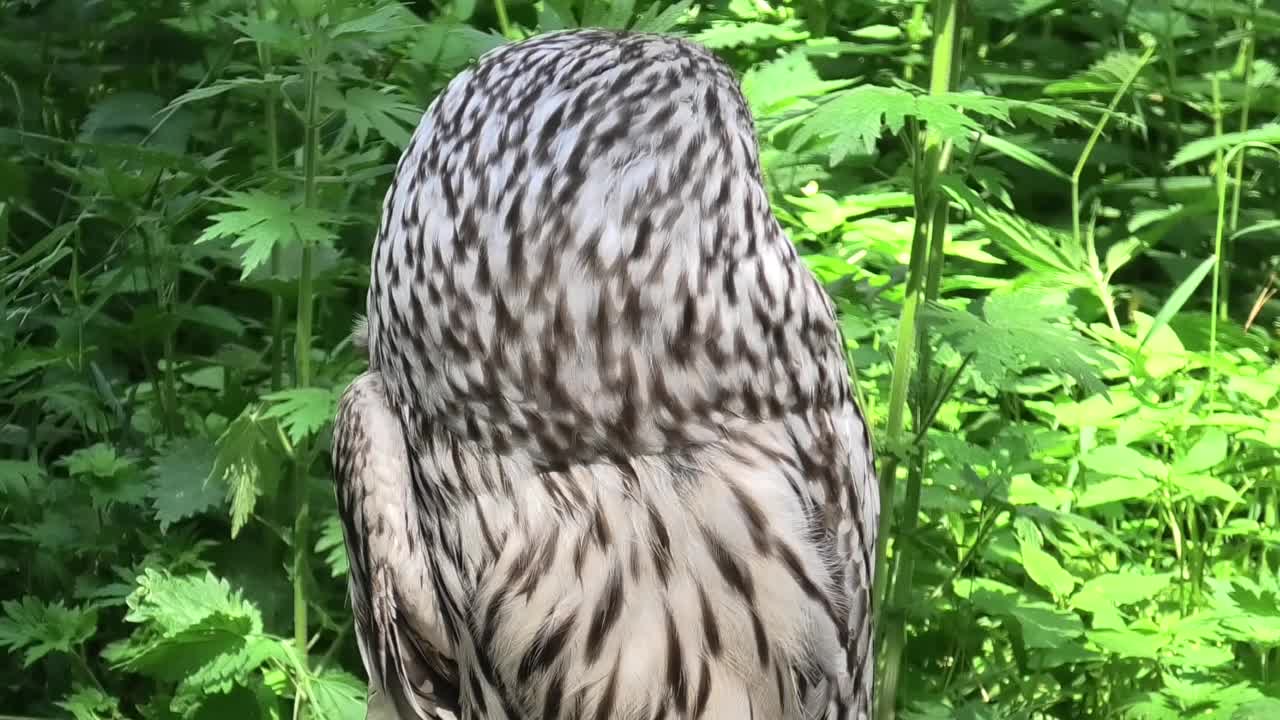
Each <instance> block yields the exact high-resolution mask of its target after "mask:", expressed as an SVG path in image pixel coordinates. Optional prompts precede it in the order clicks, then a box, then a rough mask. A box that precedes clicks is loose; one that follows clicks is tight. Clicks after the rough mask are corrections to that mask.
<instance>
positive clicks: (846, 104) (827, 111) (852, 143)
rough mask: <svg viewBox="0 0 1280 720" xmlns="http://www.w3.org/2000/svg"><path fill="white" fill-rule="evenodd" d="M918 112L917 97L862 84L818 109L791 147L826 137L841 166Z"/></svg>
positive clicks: (834, 159) (832, 157)
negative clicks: (842, 162)
mask: <svg viewBox="0 0 1280 720" xmlns="http://www.w3.org/2000/svg"><path fill="white" fill-rule="evenodd" d="M916 114H917V106H916V98H915V97H914V96H913V95H912V94H911V93H909V92H907V91H905V90H899V89H898V88H888V87H879V86H876V85H863V86H861V87H856V88H854V89H852V90H850V91H848V92H844V93H841V94H839V95H838V96H836V97H835V99H833V100H831V101H829V102H826V103H824V104H823V105H822V106H821V107H820V108H818V110H816V111H815V112H814V113H813V114H812V115H811V116H810V117H809V118H807V119H806V120H805V122H804V124H803V125H802V126H801V127H800V129H799V130H798V131H797V132H796V134H795V137H794V139H793V140H792V147H798V146H801V145H804V144H805V143H807V142H809V141H810V140H814V139H818V138H822V139H826V140H828V141H829V146H828V150H827V152H828V154H829V156H830V161H831V164H832V165H838V164H839V163H840V162H841V161H842V160H844V159H845V158H846V157H848V156H849V155H870V154H872V153H874V151H875V146H876V141H878V140H879V139H880V135H881V134H882V133H883V132H884V130H885V129H888V130H889V132H892V133H896V132H898V131H899V130H901V129H902V126H903V124H904V123H905V122H906V118H907V117H908V116H913V115H916ZM961 117H962V118H963V116H961ZM970 122H972V121H970ZM975 128H976V125H975Z"/></svg>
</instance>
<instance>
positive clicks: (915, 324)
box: [875, 0, 960, 720]
mask: <svg viewBox="0 0 1280 720" xmlns="http://www.w3.org/2000/svg"><path fill="white" fill-rule="evenodd" d="M934 10H935V15H934V45H933V57H932V61H931V64H930V78H929V92H930V93H931V94H934V95H937V94H942V93H946V92H949V91H950V90H951V86H952V82H953V77H954V74H955V60H956V58H957V57H958V56H957V48H958V46H959V30H960V28H959V17H960V2H959V0H940V1H939V2H938V3H937V4H936V5H935V7H934ZM949 159H950V152H949V150H948V145H947V143H945V142H943V140H942V139H941V137H940V136H939V134H938V133H937V132H936V131H935V130H933V129H927V130H926V139H925V144H924V153H923V158H922V160H921V161H920V162H918V163H917V171H916V224H915V229H914V233H913V236H912V241H911V260H910V266H909V268H908V271H907V287H906V295H905V297H904V298H903V307H902V317H901V318H900V320H899V326H898V341H897V347H896V348H895V350H894V362H893V381H892V385H891V387H890V394H889V418H888V428H887V434H886V436H887V438H888V449H889V455H888V457H887V459H886V461H885V463H884V464H883V467H882V469H881V475H880V478H881V482H880V492H881V501H880V507H881V510H880V528H879V536H878V539H877V543H876V588H875V597H876V599H877V600H878V601H879V602H880V604H881V624H882V626H883V630H882V631H881V642H880V643H879V645H880V647H881V654H880V657H881V662H880V663H879V665H880V683H879V690H878V692H877V698H878V702H877V704H876V708H875V716H876V718H878V720H892V718H893V717H894V714H895V709H896V699H897V694H898V683H899V681H900V679H901V671H902V657H903V654H904V652H905V649H906V615H905V613H906V605H907V602H908V601H909V600H910V592H911V574H912V570H913V567H912V565H913V560H912V553H911V552H910V550H909V549H907V545H908V544H909V542H910V539H909V538H910V534H911V533H913V532H914V529H915V524H916V522H917V516H918V515H919V508H920V492H921V485H922V482H923V469H924V468H923V463H924V456H923V449H922V448H913V449H912V450H911V451H910V452H911V454H912V456H913V462H912V464H911V468H910V471H909V472H908V476H907V492H906V497H905V498H904V504H903V508H902V515H901V518H900V520H899V533H898V535H897V540H896V541H895V542H894V552H895V555H897V556H898V566H897V568H896V572H895V573H894V576H893V577H892V578H890V577H889V575H888V567H887V565H888V561H887V557H888V538H889V533H890V530H891V529H892V527H893V522H892V518H893V512H892V508H893V500H894V490H895V484H896V476H897V469H898V463H899V461H900V460H899V458H900V457H901V454H903V453H906V452H908V450H907V448H905V447H903V444H904V442H903V439H904V429H905V424H906V408H907V399H908V398H907V392H908V387H907V386H908V381H909V379H910V378H911V377H913V376H915V377H917V378H921V377H924V376H926V375H927V373H928V368H927V367H924V364H923V362H922V363H920V364H919V366H918V367H919V369H918V371H914V372H913V366H915V363H914V360H915V355H916V346H917V344H920V343H921V342H922V340H923V334H924V332H925V323H924V320H923V317H922V315H921V314H920V308H921V305H922V304H923V303H925V302H927V301H928V300H929V299H930V292H932V293H933V294H934V296H936V293H937V288H938V282H937V280H936V279H933V278H934V277H935V276H937V277H940V276H941V263H942V260H941V258H942V240H943V238H944V237H945V233H946V215H947V211H946V203H945V202H944V201H942V199H941V193H940V192H939V191H938V181H939V178H940V177H941V176H942V174H943V173H944V172H945V171H946V168H947V163H948V161H949ZM931 279H933V281H932V282H931ZM921 417H922V416H921V413H920V412H919V410H917V413H916V422H921V421H922V419H921ZM918 430H923V428H918ZM918 434H919V433H918ZM890 596H892V597H891V598H890ZM890 600H892V601H891V602H890Z"/></svg>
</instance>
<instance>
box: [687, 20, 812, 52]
mask: <svg viewBox="0 0 1280 720" xmlns="http://www.w3.org/2000/svg"><path fill="white" fill-rule="evenodd" d="M803 27H804V25H803V24H802V23H801V22H800V21H798V20H788V21H786V22H783V23H780V24H776V25H775V24H772V23H764V22H754V21H752V22H729V21H723V20H713V21H711V24H710V27H708V28H707V29H706V30H702V31H701V32H699V33H697V34H696V35H694V36H693V40H694V41H695V42H698V43H699V44H702V45H705V46H707V47H709V48H711V49H712V50H728V49H730V48H739V47H756V46H760V45H782V44H787V43H794V42H798V41H800V40H803V39H805V38H806V37H808V33H806V32H804V31H803V29H802V28H803Z"/></svg>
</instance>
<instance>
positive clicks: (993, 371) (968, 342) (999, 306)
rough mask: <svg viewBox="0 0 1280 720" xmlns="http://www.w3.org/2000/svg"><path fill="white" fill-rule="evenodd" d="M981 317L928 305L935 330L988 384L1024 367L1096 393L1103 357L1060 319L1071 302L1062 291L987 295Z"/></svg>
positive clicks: (1098, 387) (1003, 379) (1099, 386)
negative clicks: (1063, 378)
mask: <svg viewBox="0 0 1280 720" xmlns="http://www.w3.org/2000/svg"><path fill="white" fill-rule="evenodd" d="M981 312H982V317H978V316H977V315H973V314H971V313H968V312H965V311H962V310H952V309H947V308H943V307H942V306H940V305H932V306H930V307H929V309H928V313H929V315H930V316H932V317H934V318H936V319H937V321H938V326H937V331H938V333H939V334H941V335H942V336H943V337H945V338H946V339H947V340H948V341H949V342H950V343H951V344H952V345H953V346H954V347H955V349H956V351H957V352H959V353H961V354H962V355H971V356H972V363H971V364H972V367H973V369H974V371H975V372H976V373H977V374H978V375H979V376H980V377H981V378H983V379H984V380H985V381H986V382H988V383H991V384H992V385H999V384H1001V383H1004V382H1005V381H1006V379H1007V378H1008V377H1010V376H1011V375H1013V374H1015V373H1018V372H1021V371H1023V370H1026V369H1029V368H1044V369H1047V370H1050V371H1052V372H1054V373H1057V374H1060V375H1063V376H1066V377H1070V378H1072V379H1073V380H1075V381H1076V382H1078V383H1080V385H1081V386H1082V387H1084V388H1085V389H1086V390H1088V391H1089V392H1101V391H1103V390H1104V387H1103V385H1102V383H1101V381H1099V380H1098V376H1097V373H1098V371H1097V370H1096V369H1095V368H1100V367H1106V366H1107V365H1108V361H1107V360H1106V359H1105V357H1104V356H1103V355H1102V354H1101V352H1100V351H1099V349H1098V348H1097V347H1096V346H1095V345H1093V344H1092V343H1090V342H1089V341H1088V340H1086V339H1085V338H1084V337H1082V336H1081V335H1079V334H1078V333H1076V332H1075V331H1074V330H1073V329H1072V328H1070V327H1069V326H1068V325H1066V323H1065V322H1064V320H1065V319H1066V318H1068V317H1069V316H1070V312H1071V306H1070V305H1069V304H1067V301H1066V294H1065V293H1063V292H1034V291H1030V290H1023V291H1017V292H1012V293H1004V294H995V295H990V296H988V297H987V298H986V300H985V301H984V302H983V303H982V311H981Z"/></svg>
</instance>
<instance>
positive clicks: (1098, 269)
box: [1071, 44, 1158, 332]
mask: <svg viewBox="0 0 1280 720" xmlns="http://www.w3.org/2000/svg"><path fill="white" fill-rule="evenodd" d="M1157 49H1158V48H1157V46H1156V45H1155V44H1152V45H1149V46H1147V51H1146V52H1145V53H1143V54H1142V57H1141V58H1140V59H1139V60H1138V67H1136V68H1134V69H1133V72H1132V73H1130V74H1129V77H1127V78H1125V79H1124V82H1122V83H1120V87H1119V88H1117V89H1116V92H1115V95H1113V96H1112V97H1111V103H1110V104H1109V105H1107V110H1106V112H1104V113H1102V117H1101V118H1099V120H1098V123H1097V124H1096V125H1094V126H1093V132H1092V133H1091V134H1090V135H1089V141H1088V142H1086V143H1085V145H1084V152H1082V153H1080V159H1079V160H1078V161H1076V167H1075V169H1074V170H1073V171H1072V172H1071V238H1072V240H1074V241H1075V244H1076V247H1078V248H1080V249H1081V250H1082V251H1083V253H1084V255H1085V257H1086V258H1088V260H1089V269H1090V272H1091V274H1092V276H1093V281H1094V291H1095V292H1096V293H1097V294H1098V299H1099V300H1101V301H1102V306H1103V307H1104V308H1105V309H1106V311H1107V321H1108V322H1110V323H1111V328H1112V329H1113V330H1115V331H1117V332H1120V318H1119V317H1117V316H1116V301H1115V298H1113V297H1112V296H1111V288H1110V287H1109V286H1108V284H1107V276H1106V274H1105V273H1104V272H1103V270H1102V266H1101V265H1100V264H1099V260H1098V248H1097V247H1096V245H1095V243H1094V236H1093V233H1092V232H1090V233H1089V235H1088V237H1087V238H1086V237H1084V235H1083V233H1082V232H1081V230H1080V176H1081V175H1083V174H1084V168H1085V166H1086V165H1088V164H1089V156H1090V155H1092V154H1093V149H1094V148H1095V147H1096V146H1097V144H1098V140H1100V139H1101V138H1102V131H1103V130H1105V129H1106V127H1107V123H1108V122H1109V121H1110V120H1111V116H1112V115H1114V114H1115V112H1116V108H1117V107H1119V105H1120V101H1121V100H1122V99H1124V96H1125V95H1128V94H1129V88H1131V87H1133V83H1134V81H1136V80H1137V79H1138V75H1140V74H1141V73H1142V70H1143V68H1145V67H1146V66H1147V63H1149V62H1151V58H1152V57H1153V56H1154V55H1155V53H1156V50H1157Z"/></svg>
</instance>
